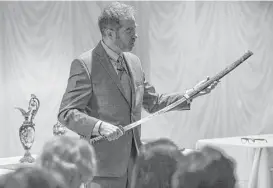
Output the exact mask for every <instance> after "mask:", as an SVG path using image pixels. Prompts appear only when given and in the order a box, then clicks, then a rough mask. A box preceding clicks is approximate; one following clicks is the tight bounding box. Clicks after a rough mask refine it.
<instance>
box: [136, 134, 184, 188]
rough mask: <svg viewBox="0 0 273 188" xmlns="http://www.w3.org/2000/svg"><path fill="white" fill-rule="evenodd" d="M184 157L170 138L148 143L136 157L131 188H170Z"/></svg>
mask: <svg viewBox="0 0 273 188" xmlns="http://www.w3.org/2000/svg"><path fill="white" fill-rule="evenodd" d="M182 159H183V154H182V153H181V152H180V151H179V150H178V147H177V146H176V145H175V144H174V143H173V142H172V141H170V140H168V139H159V140H156V141H152V142H148V143H146V144H145V145H143V146H142V147H141V149H140V153H139V156H138V157H137V159H136V162H135V166H134V169H133V173H132V183H131V188H170V187H171V179H172V178H171V177H172V175H173V174H174V173H175V171H176V170H177V165H178V164H179V160H182Z"/></svg>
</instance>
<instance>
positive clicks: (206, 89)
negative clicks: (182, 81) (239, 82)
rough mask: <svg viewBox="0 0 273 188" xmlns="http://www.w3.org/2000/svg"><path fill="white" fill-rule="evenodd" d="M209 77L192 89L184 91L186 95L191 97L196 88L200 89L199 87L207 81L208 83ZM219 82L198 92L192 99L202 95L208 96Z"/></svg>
mask: <svg viewBox="0 0 273 188" xmlns="http://www.w3.org/2000/svg"><path fill="white" fill-rule="evenodd" d="M209 79H210V78H209V77H207V78H206V79H205V80H202V81H201V82H199V83H198V84H196V85H195V86H194V87H193V89H189V90H187V91H186V93H187V95H189V96H191V94H192V93H193V92H194V91H195V90H197V88H198V87H200V86H201V85H203V84H205V83H206V82H207V81H209ZM219 82H220V81H215V82H213V83H212V84H211V85H209V86H208V87H207V88H205V89H204V90H202V91H200V92H199V93H198V94H197V95H195V96H194V97H193V98H196V97H199V96H202V95H207V94H209V93H210V92H211V91H212V90H213V89H214V88H215V87H216V86H217V84H218V83H219Z"/></svg>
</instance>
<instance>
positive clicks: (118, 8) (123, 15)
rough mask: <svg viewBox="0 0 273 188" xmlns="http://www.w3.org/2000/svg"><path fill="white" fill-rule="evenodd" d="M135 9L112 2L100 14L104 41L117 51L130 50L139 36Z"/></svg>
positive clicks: (100, 25) (99, 23) (99, 22)
mask: <svg viewBox="0 0 273 188" xmlns="http://www.w3.org/2000/svg"><path fill="white" fill-rule="evenodd" d="M134 13H135V10H134V8H133V7H132V6H130V5H126V4H123V3H120V2H112V3H111V4H109V5H108V6H107V7H105V8H104V9H103V11H102V13H101V15H100V16H99V19H98V25H99V29H100V32H101V35H102V40H103V41H104V43H105V44H106V45H107V46H108V47H110V48H111V49H112V50H114V51H115V52H117V53H120V52H129V51H131V50H132V49H133V47H134V45H135V40H136V38H137V34H136V26H137V25H136V21H135V17H134Z"/></svg>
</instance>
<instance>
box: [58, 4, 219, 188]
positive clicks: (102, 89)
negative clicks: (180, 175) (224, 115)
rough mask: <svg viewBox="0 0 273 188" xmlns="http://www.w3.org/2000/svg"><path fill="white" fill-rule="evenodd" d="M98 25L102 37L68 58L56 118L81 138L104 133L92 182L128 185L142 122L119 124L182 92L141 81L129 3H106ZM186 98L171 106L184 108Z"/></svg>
mask: <svg viewBox="0 0 273 188" xmlns="http://www.w3.org/2000/svg"><path fill="white" fill-rule="evenodd" d="M98 25H99V28H100V31H101V34H102V40H101V41H100V42H99V43H98V45H97V46H96V47H95V48H93V49H91V50H89V51H87V52H85V53H83V54H82V55H80V56H79V57H78V58H76V59H74V60H73V62H72V64H71V69H70V76H69V79H68V84H67V88H66V91H65V93H64V96H63V99H62V103H61V107H60V111H59V114H58V118H59V121H60V122H61V123H63V124H64V125H65V126H66V127H68V128H69V129H70V130H72V131H74V132H76V133H78V134H79V135H81V136H84V137H85V138H93V137H96V136H98V135H102V136H106V137H107V139H108V140H105V141H102V142H100V143H97V144H94V149H95V152H96V156H97V165H98V171H97V173H96V176H95V177H94V179H93V181H92V185H91V187H92V188H96V187H98V188H127V187H128V186H129V184H130V177H131V171H132V165H133V161H134V159H135V157H136V155H137V152H138V148H139V147H140V145H141V141H140V132H141V128H140V126H138V127H137V128H135V129H133V130H131V131H128V132H126V133H124V132H123V130H122V127H123V126H126V125H128V124H130V123H132V122H135V121H137V120H139V119H140V118H141V109H142V107H143V108H144V109H146V110H147V111H148V112H149V113H154V112H156V111H158V110H160V109H162V108H164V107H166V106H167V105H169V104H171V103H173V102H175V101H177V100H179V99H181V98H182V97H183V94H162V95H160V94H158V93H156V91H155V88H154V87H153V86H152V85H150V84H149V83H148V82H147V81H146V79H145V75H144V72H143V70H142V67H141V63H140V60H139V58H138V57H137V56H135V55H134V54H132V53H130V51H131V50H132V49H133V47H134V43H135V40H136V38H137V34H136V23H135V18H134V10H133V8H132V7H131V6H128V5H125V4H122V3H118V2H114V3H111V4H110V5H109V6H108V7H106V8H105V9H104V10H103V11H102V13H101V15H100V17H99V20H98ZM202 83H203V82H202ZM215 85H216V84H213V85H211V86H210V87H209V88H208V89H207V90H206V91H202V92H201V94H207V93H209V92H210V91H211V90H212V89H213V88H214V87H215ZM188 92H191V91H188ZM190 102H191V101H186V102H184V103H182V104H180V105H179V106H178V107H176V108H174V109H172V110H189V109H190Z"/></svg>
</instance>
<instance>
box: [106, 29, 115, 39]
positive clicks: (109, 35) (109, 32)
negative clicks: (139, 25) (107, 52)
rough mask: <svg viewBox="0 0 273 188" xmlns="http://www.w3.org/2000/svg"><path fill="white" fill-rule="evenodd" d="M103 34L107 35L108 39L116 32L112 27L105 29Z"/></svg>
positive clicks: (112, 37) (113, 36)
mask: <svg viewBox="0 0 273 188" xmlns="http://www.w3.org/2000/svg"><path fill="white" fill-rule="evenodd" d="M105 36H106V37H108V38H109V39H111V40H113V39H114V38H115V37H116V33H115V31H114V30H113V29H109V28H107V29H105Z"/></svg>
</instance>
